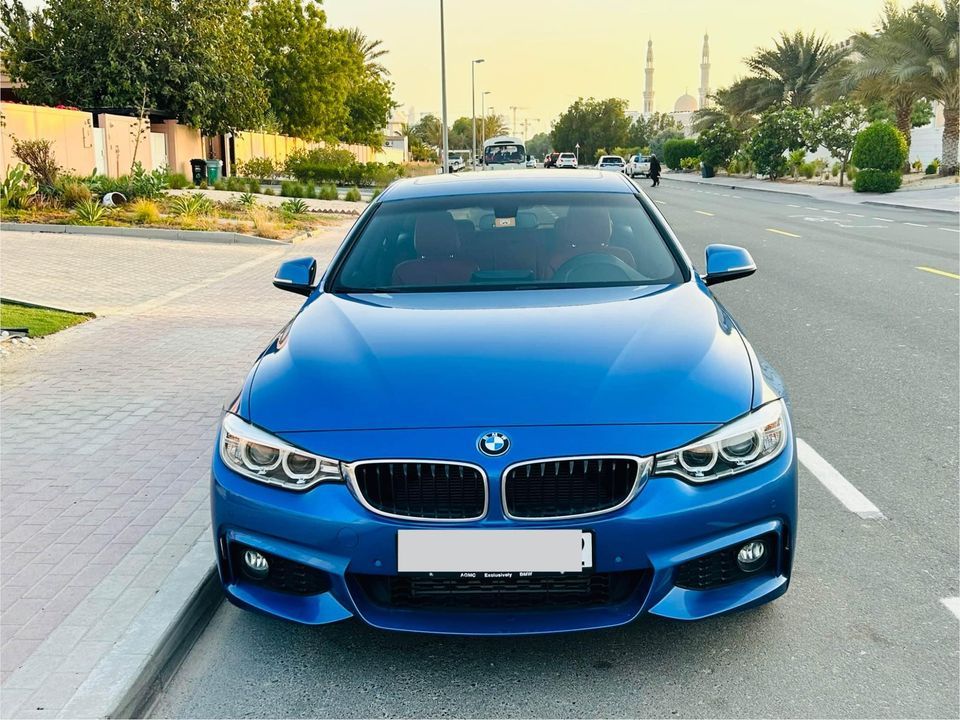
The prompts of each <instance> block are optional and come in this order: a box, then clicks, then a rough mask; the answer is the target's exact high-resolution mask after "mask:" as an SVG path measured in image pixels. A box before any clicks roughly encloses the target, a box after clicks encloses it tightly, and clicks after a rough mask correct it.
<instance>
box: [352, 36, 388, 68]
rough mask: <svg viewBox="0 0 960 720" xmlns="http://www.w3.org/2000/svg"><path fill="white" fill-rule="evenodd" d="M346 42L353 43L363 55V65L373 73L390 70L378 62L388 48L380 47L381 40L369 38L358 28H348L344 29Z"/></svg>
mask: <svg viewBox="0 0 960 720" xmlns="http://www.w3.org/2000/svg"><path fill="white" fill-rule="evenodd" d="M344 37H346V39H347V42H348V43H350V44H351V45H353V46H354V47H355V48H357V50H359V51H360V54H361V55H363V62H364V66H365V67H366V68H367V70H368V71H370V72H371V73H373V74H374V75H389V74H390V71H389V70H387V68H386V67H384V66H383V64H382V63H380V62H379V59H380V58H382V57H383V56H384V55H386V54H387V53H388V52H390V51H389V50H386V49H385V48H383V47H381V45H382V43H383V41H382V40H371V39H370V38H368V37H367V36H366V35H364V34H363V31H362V30H360V28H348V29H347V30H345V31H344Z"/></svg>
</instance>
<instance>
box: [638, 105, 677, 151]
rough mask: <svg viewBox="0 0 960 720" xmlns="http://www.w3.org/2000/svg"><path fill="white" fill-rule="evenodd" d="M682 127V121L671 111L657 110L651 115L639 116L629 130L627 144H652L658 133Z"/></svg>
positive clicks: (642, 145) (640, 145)
mask: <svg viewBox="0 0 960 720" xmlns="http://www.w3.org/2000/svg"><path fill="white" fill-rule="evenodd" d="M682 129H683V126H682V125H681V124H680V122H679V121H678V120H677V119H676V118H675V117H673V116H672V115H670V114H669V113H661V112H655V113H652V114H651V115H650V116H649V117H638V118H637V119H636V120H634V121H633V123H632V124H631V125H630V129H629V130H628V131H627V146H628V147H644V146H645V145H649V144H650V142H651V140H653V138H654V136H655V135H657V133H660V132H663V131H664V130H682Z"/></svg>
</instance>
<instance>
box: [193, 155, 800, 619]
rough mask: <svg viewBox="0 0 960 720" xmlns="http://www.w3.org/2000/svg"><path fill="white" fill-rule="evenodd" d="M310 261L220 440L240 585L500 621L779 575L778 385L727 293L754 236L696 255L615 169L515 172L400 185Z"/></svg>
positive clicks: (295, 267) (389, 614)
mask: <svg viewBox="0 0 960 720" xmlns="http://www.w3.org/2000/svg"><path fill="white" fill-rule="evenodd" d="M467 226H469V230H468V229H467ZM325 264H326V263H325ZM318 267H319V265H318V263H317V261H316V260H314V259H313V258H309V257H308V258H300V259H294V260H288V261H286V262H284V263H283V264H281V265H280V268H279V269H278V271H277V273H276V276H275V277H274V280H273V282H274V285H275V286H276V287H277V288H280V289H282V290H285V291H288V292H292V293H297V294H300V295H302V296H304V297H305V298H306V301H305V302H304V304H303V306H302V307H301V308H300V310H299V312H297V314H296V315H295V316H294V318H293V319H292V320H291V321H290V322H288V323H287V324H286V325H285V326H284V327H283V328H282V329H281V330H280V332H279V333H278V334H277V335H276V337H275V338H274V339H273V340H272V341H271V342H270V343H269V345H268V346H267V348H266V349H265V350H264V351H263V353H262V354H261V355H260V357H259V358H258V359H257V361H256V362H255V364H254V366H253V368H252V369H251V370H250V372H249V374H248V375H247V378H246V381H245V382H244V383H243V384H242V386H241V387H242V389H241V390H240V392H239V394H238V395H237V397H236V398H235V399H232V400H228V402H227V410H226V412H225V413H224V415H223V419H222V423H221V429H220V432H219V434H218V437H217V441H216V451H215V452H214V453H213V461H212V478H211V494H210V501H211V505H212V518H213V539H214V548H215V553H216V566H217V568H218V571H219V576H220V580H221V581H222V583H223V588H224V590H225V592H226V596H227V597H228V598H229V599H230V601H231V602H233V603H234V604H236V605H239V606H240V607H242V608H247V609H250V610H256V611H259V612H263V613H266V614H268V615H273V616H277V617H280V618H285V619H287V620H291V621H296V622H300V623H305V624H310V625H319V624H324V623H331V622H335V621H338V620H343V619H346V618H349V617H351V616H353V617H357V618H359V619H360V620H362V621H364V622H366V623H369V624H370V625H372V626H375V627H377V628H382V629H387V630H402V631H414V632H425V633H440V634H452V635H491V636H500V635H511V634H513V635H522V634H542V633H549V632H566V631H573V630H587V629H594V628H604V627H613V626H619V625H623V624H625V623H628V622H631V621H632V620H634V619H636V618H638V617H639V616H640V615H641V614H643V613H650V614H652V615H657V616H661V617H666V618H672V619H677V620H697V619H702V618H711V617H714V616H716V615H719V614H722V613H727V612H731V611H734V610H742V609H746V608H752V607H755V606H757V605H760V604H762V603H765V602H769V601H770V600H773V599H774V598H776V597H778V596H780V595H782V594H783V593H784V592H786V590H787V588H788V585H789V583H790V577H791V570H792V566H793V558H794V552H795V550H794V549H795V540H796V533H797V515H798V512H797V453H796V445H795V442H794V436H793V430H792V425H791V420H790V413H789V409H788V406H787V404H786V403H785V402H784V391H783V383H782V381H781V380H780V378H779V376H778V375H777V374H776V372H775V371H774V370H773V369H772V368H771V366H770V365H769V364H768V363H767V362H765V361H763V360H762V359H760V358H759V356H758V355H757V353H756V352H755V351H754V350H753V348H752V347H751V346H750V344H749V343H748V342H747V340H746V339H745V338H744V336H743V334H742V332H741V330H740V327H739V325H738V324H737V323H736V322H735V321H734V319H733V318H732V317H731V316H730V314H729V312H728V311H727V310H726V309H725V308H724V307H723V305H721V304H720V302H719V300H718V299H717V298H716V297H714V295H713V294H712V292H711V286H713V285H715V284H717V283H721V282H726V281H729V280H734V279H736V278H742V277H745V276H748V275H750V274H752V273H753V272H754V271H755V270H756V266H755V265H754V262H753V259H752V258H751V257H750V254H749V253H748V252H747V251H746V250H744V249H742V248H738V247H733V246H730V245H708V246H707V248H706V258H705V264H704V267H705V272H704V274H702V275H701V274H700V273H699V272H698V271H697V269H696V268H694V266H693V265H692V264H691V262H690V260H689V259H688V257H687V255H686V254H685V253H684V251H683V250H682V249H681V247H680V245H679V244H678V242H677V240H676V239H675V236H674V234H673V233H672V232H671V231H670V230H669V228H668V227H666V226H665V221H664V220H663V218H662V217H661V216H660V214H659V213H658V212H657V209H656V206H655V205H654V204H653V203H652V202H651V201H650V200H649V199H648V198H647V197H646V196H645V195H644V194H643V193H642V192H638V190H637V187H636V186H635V185H634V184H633V183H631V182H629V181H628V180H627V179H626V178H623V177H621V176H620V175H619V174H616V173H606V172H603V173H528V172H527V171H526V170H522V171H503V172H498V173H478V177H477V178H476V179H474V180H472V181H471V182H470V183H464V182H460V181H458V180H456V179H455V178H451V177H444V176H442V175H441V176H433V177H420V178H413V179H408V180H400V181H397V182H395V183H393V184H392V185H390V186H389V187H388V188H386V189H385V190H384V191H383V193H382V194H381V195H380V196H379V197H377V198H376V199H375V200H373V202H372V203H371V204H370V206H369V207H368V209H367V210H366V211H365V212H364V213H363V215H361V217H360V218H359V219H358V220H357V222H356V223H355V224H354V226H353V227H352V228H351V229H350V231H349V232H348V234H347V237H346V239H345V240H344V242H343V244H342V246H341V247H340V249H339V250H338V251H337V252H336V253H335V255H334V257H333V259H332V260H331V261H330V262H329V264H327V267H326V270H324V271H322V272H320V271H318ZM571 353H573V354H571ZM571 357H575V360H576V361H575V362H572V361H569V358H571ZM491 371H494V372H491ZM786 610H787V611H789V607H788V608H786ZM763 619H764V623H763V625H764V626H767V625H769V623H768V622H767V621H768V620H769V619H770V618H769V617H765V618H763ZM748 620H749V618H744V619H743V620H741V621H740V622H741V625H743V624H744V623H746V622H747V621H748ZM730 627H733V626H730Z"/></svg>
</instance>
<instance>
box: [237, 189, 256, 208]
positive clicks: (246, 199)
mask: <svg viewBox="0 0 960 720" xmlns="http://www.w3.org/2000/svg"><path fill="white" fill-rule="evenodd" d="M238 202H239V203H240V204H241V205H243V206H244V207H245V208H248V209H249V208H252V207H253V206H254V205H256V204H257V199H256V198H255V197H254V196H253V193H248V192H245V193H243V195H241V196H240V199H239V200H238Z"/></svg>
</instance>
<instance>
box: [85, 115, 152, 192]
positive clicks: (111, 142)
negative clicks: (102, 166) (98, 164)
mask: <svg viewBox="0 0 960 720" xmlns="http://www.w3.org/2000/svg"><path fill="white" fill-rule="evenodd" d="M98 124H99V126H100V127H101V128H103V130H104V143H105V146H106V150H107V175H109V176H110V177H120V176H121V175H129V174H130V168H131V167H132V166H133V163H134V162H136V161H139V162H140V163H141V164H142V165H143V167H144V168H146V169H147V170H150V169H152V168H153V155H152V150H151V148H150V122H149V121H148V120H144V122H143V126H142V129H141V125H140V118H135V117H126V116H124V115H107V114H106V113H104V114H101V115H100V116H99V117H98ZM138 133H139V135H140V142H139V143H138V142H137V135H138ZM134 153H136V154H134Z"/></svg>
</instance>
